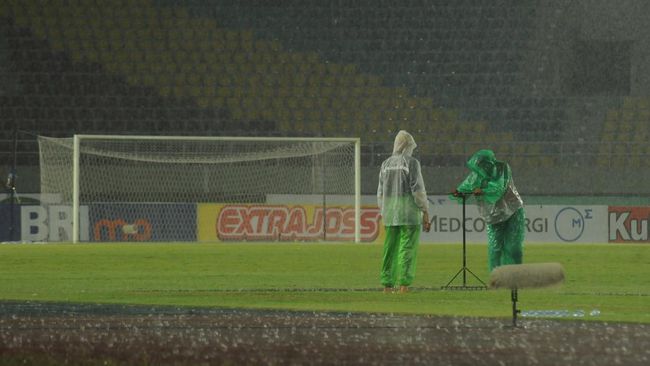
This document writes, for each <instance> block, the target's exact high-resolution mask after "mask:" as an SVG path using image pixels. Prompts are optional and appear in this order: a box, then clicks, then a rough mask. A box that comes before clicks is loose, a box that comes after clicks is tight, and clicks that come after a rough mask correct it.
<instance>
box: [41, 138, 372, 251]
mask: <svg viewBox="0 0 650 366" xmlns="http://www.w3.org/2000/svg"><path fill="white" fill-rule="evenodd" d="M38 141H39V149H40V174H41V193H42V194H48V195H50V196H52V195H55V196H56V197H58V201H57V202H56V206H57V207H59V209H54V213H53V212H52V209H50V217H52V216H53V215H54V216H57V215H58V218H57V219H58V220H60V219H61V215H64V216H65V215H69V222H70V225H71V232H70V235H68V236H69V237H65V236H66V235H62V236H60V237H59V239H60V240H69V241H73V242H77V241H321V240H324V241H329V240H332V241H360V229H359V221H360V172H359V170H360V162H359V155H360V150H359V140H358V139H346V138H246V137H182V136H173V137H172V136H100V135H75V136H74V137H73V138H51V137H44V136H40V137H39V139H38Z"/></svg>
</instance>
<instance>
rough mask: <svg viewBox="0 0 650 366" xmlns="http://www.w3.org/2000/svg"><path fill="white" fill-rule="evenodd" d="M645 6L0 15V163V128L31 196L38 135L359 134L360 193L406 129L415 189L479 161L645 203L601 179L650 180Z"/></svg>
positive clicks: (57, 9)
mask: <svg viewBox="0 0 650 366" xmlns="http://www.w3.org/2000/svg"><path fill="white" fill-rule="evenodd" d="M647 8H648V5H647V4H646V3H645V2H643V1H634V0H629V1H624V2H622V3H621V4H617V5H612V4H611V2H607V1H578V2H571V3H567V2H564V1H536V0H526V1H514V0H500V1H490V2H484V1H479V0H462V1H457V0H440V1H433V2H429V1H422V0H409V1H402V2H399V5H396V3H393V2H389V1H370V0H357V1H334V2H319V1H277V2H276V1H273V2H268V1H239V0H193V1H189V0H188V1H181V0H173V1H172V0H157V1H154V0H152V1H135V0H124V1H108V2H103V1H96V2H95V1H81V0H77V1H63V0H61V1H52V2H48V3H47V4H45V5H43V4H41V3H39V2H35V1H18V0H10V1H3V2H2V4H1V5H0V19H2V22H0V24H1V25H0V83H1V88H0V146H1V148H0V165H2V166H3V167H5V170H9V167H10V166H11V164H12V160H13V153H14V151H13V150H14V149H13V143H12V139H13V131H14V129H18V130H20V131H21V132H20V133H19V141H18V149H17V163H18V166H19V168H20V169H19V171H20V172H21V177H22V178H21V182H20V183H21V186H20V188H21V190H22V191H24V192H38V179H37V177H38V145H37V143H36V140H35V136H36V135H46V136H56V137H69V136H72V135H74V134H136V135H151V134H155V135H198V136H205V135H208V136H229V135H232V136H327V137H329V136H341V137H343V136H344V137H357V136H358V137H360V138H361V139H362V144H363V149H362V153H363V171H364V173H363V176H364V185H363V191H364V193H366V194H367V193H372V191H373V190H374V188H375V186H376V185H375V182H376V180H375V179H376V177H374V176H375V173H376V172H375V170H376V168H377V164H378V163H379V162H381V160H382V159H383V158H384V157H385V156H386V154H388V153H390V151H391V144H392V139H393V138H394V136H395V133H396V132H397V131H398V130H399V129H406V130H408V131H411V132H412V133H413V134H414V136H415V137H416V140H417V141H418V144H419V149H418V151H417V154H418V156H419V158H420V159H421V161H422V163H423V165H424V166H426V167H429V168H430V169H428V170H427V171H428V172H429V173H427V174H430V176H429V177H428V178H427V177H425V178H427V179H431V180H435V179H439V178H438V177H440V176H449V177H450V178H449V179H448V182H452V181H454V180H457V178H458V176H459V174H460V173H459V172H460V171H462V169H463V162H464V160H465V159H466V158H467V157H468V156H469V155H470V154H471V153H472V152H473V151H475V150H476V149H477V148H482V147H488V148H492V149H494V150H495V151H496V152H497V154H498V155H499V156H501V157H502V158H504V159H505V160H508V161H509V162H510V163H511V165H512V166H513V169H515V170H516V171H517V172H518V173H517V174H518V176H519V177H520V178H519V180H523V183H522V184H521V186H522V190H523V191H524V193H527V194H587V193H599V194H640V193H644V192H645V193H647V191H648V188H643V187H639V186H638V184H636V183H635V182H636V181H637V179H639V177H638V176H636V178H633V177H630V178H629V179H628V178H626V179H627V180H625V181H624V182H622V184H621V182H616V184H614V183H612V182H610V181H609V180H608V179H606V177H604V176H603V171H607V172H612V171H615V172H622V173H623V176H626V174H625V173H626V172H628V171H635V172H638V171H640V170H643V169H642V168H646V167H647V166H648V164H650V163H649V162H650V159H648V157H649V155H650V147H648V145H647V144H646V141H647V139H648V137H650V136H649V135H650V77H649V76H648V75H650V72H649V71H650V70H648V68H649V67H650V66H648V64H650V63H648V62H647V60H648V56H649V52H650V47H649V42H650V37H648V36H647V35H645V33H644V32H641V31H640V30H641V29H645V28H647V25H648V20H647V19H646V18H647V17H644V16H643V14H646V13H647V11H645V10H648V9H647ZM605 19H606V20H607V21H606V22H604V20H605ZM594 167H598V168H599V169H593V168H594ZM540 174H543V175H547V174H552V175H553V176H555V177H556V178H557V179H556V181H558V183H557V185H551V186H549V185H541V184H539V183H537V180H538V179H537V177H539V175H540ZM585 174H587V175H588V177H589V180H590V181H592V182H593V183H592V185H591V186H590V188H589V190H587V188H583V187H580V185H579V182H580V181H581V180H582V179H583V178H581V177H584V176H585ZM641 178H642V177H641ZM444 179H445V178H443V184H441V185H440V186H438V187H437V188H435V189H434V190H436V191H438V193H440V192H441V191H442V192H444V191H445V189H446V187H447V185H448V184H447V181H446V180H444Z"/></svg>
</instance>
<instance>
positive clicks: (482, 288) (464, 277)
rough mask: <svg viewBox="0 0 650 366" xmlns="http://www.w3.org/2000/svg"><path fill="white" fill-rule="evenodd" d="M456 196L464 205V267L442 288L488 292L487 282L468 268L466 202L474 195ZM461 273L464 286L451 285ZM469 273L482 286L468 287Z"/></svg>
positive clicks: (461, 194)
mask: <svg viewBox="0 0 650 366" xmlns="http://www.w3.org/2000/svg"><path fill="white" fill-rule="evenodd" d="M454 195H456V196H457V197H458V196H460V197H461V201H462V203H463V266H462V267H461V269H460V270H459V271H458V272H456V275H454V277H452V278H451V280H449V282H447V284H446V285H444V286H442V287H441V288H442V289H443V290H486V289H487V285H486V284H485V282H483V281H481V279H480V278H478V276H477V275H475V274H474V272H472V271H471V270H470V269H469V268H467V248H466V246H467V244H466V231H467V230H466V227H465V201H466V200H467V197H468V196H471V195H472V193H460V192H455V193H454ZM461 273H462V274H463V284H462V285H461V286H458V285H456V286H453V285H451V283H452V282H454V280H455V279H456V277H458V275H460V274H461ZM467 273H469V274H471V275H472V276H473V277H474V278H475V279H476V280H478V282H480V283H481V285H480V286H479V285H474V286H469V285H467Z"/></svg>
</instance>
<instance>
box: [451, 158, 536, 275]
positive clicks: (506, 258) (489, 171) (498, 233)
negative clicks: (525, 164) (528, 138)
mask: <svg viewBox="0 0 650 366" xmlns="http://www.w3.org/2000/svg"><path fill="white" fill-rule="evenodd" d="M467 167H468V168H469V169H470V170H471V172H470V174H469V175H468V176H467V177H466V178H465V180H463V182H461V183H460V185H459V186H458V187H457V188H456V190H455V191H454V193H453V194H452V198H453V199H456V200H458V201H460V200H461V199H462V198H461V196H462V194H473V195H474V197H475V199H476V204H477V205H478V210H479V213H480V214H481V216H482V217H483V219H484V220H485V223H486V224H487V234H488V269H489V270H490V272H492V270H493V269H494V268H496V267H498V266H501V265H504V264H521V263H522V260H523V243H524V236H525V234H526V215H525V213H524V203H523V201H522V199H521V197H520V196H519V193H518V192H517V188H516V187H515V184H514V182H513V179H512V170H511V169H510V165H508V163H506V162H503V161H499V160H497V159H496V157H495V155H494V152H492V150H479V151H477V152H476V153H474V155H472V157H471V158H470V159H469V160H468V161H467Z"/></svg>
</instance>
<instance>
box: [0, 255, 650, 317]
mask: <svg viewBox="0 0 650 366" xmlns="http://www.w3.org/2000/svg"><path fill="white" fill-rule="evenodd" d="M380 257H381V245H378V244H270V243H269V244H174V243H169V244H77V245H72V244H56V245H55V244H51V245H50V244H48V245H25V244H17V245H13V244H11V245H1V246H0V276H1V278H2V281H0V299H4V300H29V301H68V302H91V303H122V304H157V305H177V306H215V307H230V308H261V309H294V310H333V311H353V312H358V311H364V312H390V313H417V314H439V315H459V316H489V317H509V316H510V315H511V303H510V292H509V291H507V290H498V291H497V290H490V291H450V290H446V291H441V290H440V287H441V286H442V285H445V284H447V283H448V282H449V281H450V280H451V279H452V277H453V276H454V275H455V274H456V273H458V271H459V270H460V269H461V267H462V251H461V247H460V245H458V244H453V245H431V244H429V245H421V246H420V249H419V256H418V268H417V277H416V280H415V282H414V283H413V287H414V290H413V291H412V292H411V293H409V294H384V293H382V292H381V291H380V286H379V282H378V271H379V264H380ZM467 258H468V261H467V267H468V268H469V269H470V270H471V271H472V272H473V273H474V274H476V275H477V276H478V277H479V278H480V279H481V280H482V281H484V282H487V281H488V278H489V274H488V272H487V266H486V247H485V245H469V246H468V247H467ZM524 258H525V262H527V263H540V262H560V263H561V264H562V265H563V266H564V269H565V273H566V281H565V283H564V284H563V285H561V286H557V287H553V288H547V289H535V290H520V291H519V306H520V308H521V309H523V310H556V309H557V310H574V311H575V310H583V311H584V312H585V313H586V314H587V316H586V317H585V318H584V319H588V320H607V321H629V322H643V323H650V245H643V244H638V245H617V244H592V245H586V244H572V245H569V244H545V245H532V244H531V245H528V246H527V247H526V249H525V257H524ZM462 280H463V279H462V274H461V275H459V276H458V277H457V278H456V280H455V281H454V282H453V283H452V284H455V285H460V284H462ZM466 283H467V284H468V285H478V284H480V283H479V282H478V281H477V280H476V279H474V277H473V276H471V274H469V273H468V274H467V277H466ZM594 309H597V310H598V311H599V312H600V314H599V315H598V316H597V317H590V316H589V315H588V314H589V313H590V312H591V311H592V310H594Z"/></svg>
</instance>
